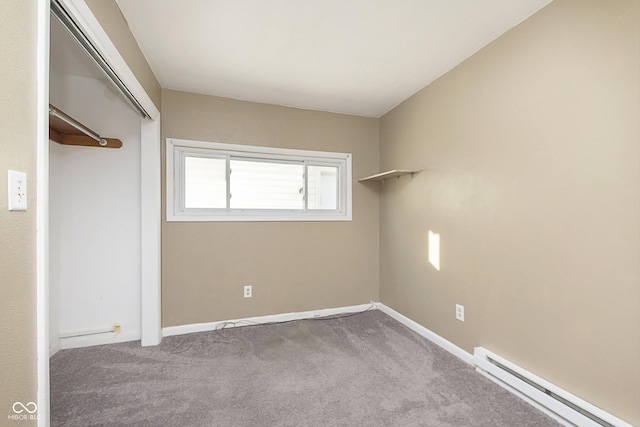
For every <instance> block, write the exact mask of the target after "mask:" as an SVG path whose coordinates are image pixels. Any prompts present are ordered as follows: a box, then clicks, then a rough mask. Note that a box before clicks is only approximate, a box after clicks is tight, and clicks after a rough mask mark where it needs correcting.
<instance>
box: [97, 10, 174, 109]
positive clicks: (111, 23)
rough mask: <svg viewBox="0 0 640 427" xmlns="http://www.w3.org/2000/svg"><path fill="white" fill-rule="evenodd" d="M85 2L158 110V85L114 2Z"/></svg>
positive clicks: (159, 90)
mask: <svg viewBox="0 0 640 427" xmlns="http://www.w3.org/2000/svg"><path fill="white" fill-rule="evenodd" d="M85 2H86V3H87V5H88V6H89V9H91V12H92V13H93V14H94V16H95V17H96V19H97V20H98V22H100V25H102V28H103V29H104V31H105V32H106V33H107V35H108V36H109V38H110V39H111V41H112V42H113V44H114V45H115V47H116V48H117V49H118V52H120V55H122V57H123V58H124V60H125V61H126V62H127V65H128V66H129V68H131V71H133V74H134V75H135V76H136V78H137V79H138V81H139V82H140V84H141V85H142V87H143V88H144V90H145V91H146V92H147V94H148V95H149V97H150V98H151V100H152V101H153V103H154V104H155V106H156V108H158V110H160V96H161V88H160V83H158V80H157V79H156V77H155V75H154V74H153V71H152V70H151V67H150V66H149V64H148V63H147V60H146V58H145V57H144V55H143V54H142V51H141V50H140V47H139V46H138V42H137V41H136V39H135V38H134V37H133V34H132V33H131V30H130V29H129V24H128V23H127V21H126V20H125V19H124V16H123V15H122V12H121V11H120V8H119V7H118V5H117V4H116V2H115V0H85Z"/></svg>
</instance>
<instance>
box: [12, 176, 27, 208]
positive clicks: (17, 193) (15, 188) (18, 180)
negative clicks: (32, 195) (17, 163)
mask: <svg viewBox="0 0 640 427" xmlns="http://www.w3.org/2000/svg"><path fill="white" fill-rule="evenodd" d="M7 181H8V182H9V210H10V211H26V210H27V174H26V173H24V172H16V171H12V170H10V171H8V179H7Z"/></svg>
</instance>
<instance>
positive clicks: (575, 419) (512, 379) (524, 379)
mask: <svg viewBox="0 0 640 427" xmlns="http://www.w3.org/2000/svg"><path fill="white" fill-rule="evenodd" d="M473 356H474V362H475V366H476V370H477V371H478V372H480V373H481V374H483V375H484V376H486V377H487V378H489V379H491V380H492V381H494V382H496V383H498V384H499V385H501V386H502V387H504V388H506V389H507V390H509V391H511V392H515V394H517V395H518V396H520V397H521V398H523V399H524V400H526V401H527V402H529V403H531V404H533V405H534V406H535V407H537V408H538V409H540V410H542V411H543V412H545V413H546V414H547V415H549V416H551V417H552V418H554V419H556V420H557V421H559V422H560V423H562V424H564V425H566V426H579V427H633V426H632V425H631V424H629V423H627V422H625V421H623V420H621V419H619V418H616V417H615V416H613V415H611V414H610V413H608V412H605V411H604V410H602V409H600V408H598V407H596V406H594V405H592V404H590V403H589V402H586V401H584V400H582V399H580V398H579V397H577V396H574V395H573V394H571V393H569V392H568V391H566V390H563V389H561V388H560V387H558V386H555V385H553V384H551V383H549V382H548V381H545V380H543V379H542V378H539V377H537V376H536V375H534V374H532V373H531V372H528V371H526V370H525V369H522V368H521V367H519V366H517V365H515V364H513V363H511V362H509V361H508V360H506V359H503V358H502V357H500V356H497V355H495V354H493V353H491V352H490V351H488V350H486V349H485V348H483V347H476V348H475V349H474V352H473Z"/></svg>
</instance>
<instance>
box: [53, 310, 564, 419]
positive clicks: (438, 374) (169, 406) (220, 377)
mask: <svg viewBox="0 0 640 427" xmlns="http://www.w3.org/2000/svg"><path fill="white" fill-rule="evenodd" d="M51 422H52V426H82V427H86V426H121V425H135V426H207V427H210V426H221V427H234V426H296V427H299V426H323V427H324V426H400V427H411V426H451V427H461V426H474V427H480V426H487V427H500V426H508V427H527V426H535V427H541V426H558V424H557V423H556V422H555V421H553V420H551V419H549V418H548V417H547V416H545V415H544V414H542V413H541V412H539V411H537V410H536V409H534V408H533V407H531V406H529V405H528V404H527V403H525V402H523V401H521V400H520V399H518V398H516V397H515V396H513V395H511V394H510V393H508V392H506V391H504V390H503V389H502V388H500V387H498V386H497V385H495V384H493V383H492V382H491V381H489V380H487V379H486V378H484V377H482V376H481V375H479V374H478V373H476V372H475V371H474V370H473V368H472V367H470V366H468V365H466V364H465V363H463V362H461V361H459V360H458V359H457V358H455V357H454V356H452V355H450V354H449V353H447V352H445V351H444V350H442V349H440V348H439V347H437V346H435V345H434V344H432V343H430V342H429V341H427V340H425V339H424V338H422V337H420V336H419V335H417V334H415V333H414V332H413V331H411V330H409V329H408V328H406V327H405V326H403V325H401V324H400V323H398V322H397V321H395V320H394V319H392V318H390V317H388V316H387V315H385V314H384V313H382V312H380V311H376V310H373V311H369V312H366V313H362V314H358V315H355V316H351V317H346V318H334V319H330V320H301V321H295V322H291V323H285V324H278V325H260V326H251V327H242V328H233V329H225V330H222V331H215V332H203V333H197V334H190V335H183V336H176V337H168V338H165V339H164V340H163V342H162V344H161V345H159V346H157V347H146V348H141V347H140V344H139V343H138V342H133V343H125V344H114V345H109V346H99V347H89V348H83V349H74V350H63V351H60V352H58V353H57V354H56V355H54V356H53V357H52V358H51Z"/></svg>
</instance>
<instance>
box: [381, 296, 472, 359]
mask: <svg viewBox="0 0 640 427" xmlns="http://www.w3.org/2000/svg"><path fill="white" fill-rule="evenodd" d="M377 305H378V309H379V310H380V311H382V312H383V313H385V314H387V315H388V316H389V317H392V318H394V319H396V320H397V321H398V322H400V323H402V324H403V325H405V326H406V327H408V328H409V329H411V330H413V331H414V332H417V333H418V334H419V335H422V336H423V337H425V338H426V339H428V340H429V341H431V342H432V343H434V344H436V345H437V346H439V347H442V348H443V349H445V350H446V351H448V352H449V353H451V354H453V355H454V356H456V357H458V358H459V359H460V360H462V361H463V362H466V363H468V364H469V365H473V361H474V359H473V355H472V354H470V353H467V352H466V351H464V350H463V349H461V348H460V347H458V346H457V345H455V344H454V343H452V342H451V341H447V340H446V339H444V338H442V337H441V336H440V335H438V334H436V333H435V332H433V331H430V330H429V329H427V328H425V327H424V326H422V325H421V324H419V323H417V322H414V321H413V320H411V319H409V318H408V317H406V316H404V315H402V314H400V313H398V312H397V311H395V310H394V309H392V308H391V307H387V306H386V305H384V304H382V303H378V304H377Z"/></svg>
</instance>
